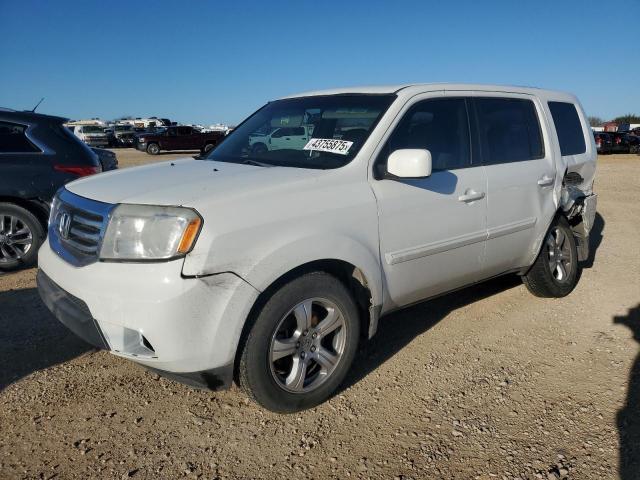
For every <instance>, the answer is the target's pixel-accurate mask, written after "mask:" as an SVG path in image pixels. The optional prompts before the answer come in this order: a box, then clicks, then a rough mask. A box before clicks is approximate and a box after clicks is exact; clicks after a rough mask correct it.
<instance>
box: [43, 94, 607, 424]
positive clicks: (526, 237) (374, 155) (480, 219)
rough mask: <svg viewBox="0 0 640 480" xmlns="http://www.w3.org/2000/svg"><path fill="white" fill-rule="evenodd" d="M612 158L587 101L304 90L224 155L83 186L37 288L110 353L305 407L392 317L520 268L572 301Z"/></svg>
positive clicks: (530, 284)
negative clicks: (295, 136)
mask: <svg viewBox="0 0 640 480" xmlns="http://www.w3.org/2000/svg"><path fill="white" fill-rule="evenodd" d="M311 114H313V115H314V116H315V120H314V125H315V126H314V131H313V138H311V139H310V140H309V141H307V143H306V144H302V142H300V143H299V144H297V145H296V147H295V148H290V149H283V150H273V151H271V150H267V151H263V152H260V153H257V154H256V153H253V152H250V151H248V149H247V145H248V143H249V139H250V137H251V136H252V134H253V133H254V132H256V131H265V130H266V129H268V128H273V129H276V128H282V127H284V126H286V127H287V128H290V127H291V128H295V127H296V125H298V126H300V125H302V124H303V122H304V121H305V118H306V117H308V116H310V115H311ZM469 115H473V118H474V121H470V117H469ZM355 126H357V128H355ZM347 129H348V130H347ZM472 145H474V148H471V147H472ZM476 147H477V148H476ZM595 166H596V146H595V142H594V139H593V135H592V134H591V130H590V128H589V124H588V122H587V119H586V116H585V114H584V112H583V110H582V108H581V106H580V104H579V103H578V100H577V99H576V98H575V97H574V96H573V95H570V94H565V93H559V92H554V91H547V90H539V89H531V88H521V87H508V88H506V87H499V86H490V85H485V86H481V85H458V84H426V85H404V86H395V87H371V88H351V89H344V90H331V91H324V92H314V93H309V94H306V95H301V96H297V97H291V98H285V99H281V100H277V101H274V102H270V103H268V104H267V105H266V106H264V107H263V108H261V109H260V110H258V111H257V112H256V113H254V114H253V115H252V116H250V117H249V118H248V119H247V120H245V121H244V122H243V123H242V124H241V125H239V126H238V127H237V128H236V129H235V130H234V131H233V132H232V133H231V134H230V135H229V136H227V137H226V139H225V141H224V142H222V143H221V144H220V145H219V146H218V147H216V148H215V149H214V150H213V151H212V152H211V153H210V154H209V155H208V156H207V157H206V159H205V160H194V159H183V160H173V161H171V162H161V163H157V164H153V165H146V166H144V167H138V168H133V169H127V170H126V171H119V172H114V173H111V174H109V175H106V176H99V177H97V178H94V179H92V178H88V179H83V180H79V181H76V182H73V183H71V184H69V185H67V186H66V187H65V188H64V189H63V190H61V191H60V193H59V194H58V195H57V197H56V200H55V201H54V207H53V212H52V214H51V223H50V225H49V242H48V243H47V244H45V245H43V247H42V248H41V250H40V255H39V263H40V271H39V273H38V288H39V291H40V294H41V296H42V298H43V300H44V302H45V303H46V304H47V305H48V307H49V308H50V309H51V311H52V312H54V314H55V315H57V317H58V318H59V320H60V321H61V322H63V323H64V324H65V325H67V326H68V327H69V328H70V329H71V330H72V331H74V332H75V333H76V334H78V335H79V336H81V337H83V338H84V339H86V340H87V341H89V342H90V343H93V344H94V345H96V346H98V347H101V348H104V349H107V350H110V351H111V352H113V353H115V354H116V355H118V356H120V357H123V358H126V359H129V360H132V361H134V362H137V363H139V364H142V365H145V366H146V367H148V368H151V369H152V370H154V371H156V372H158V373H161V374H163V375H167V376H169V377H171V378H174V379H178V380H181V381H185V382H187V383H190V384H199V385H202V386H206V387H208V388H211V389H218V388H222V387H226V386H229V384H230V383H231V381H232V380H233V379H234V378H235V380H236V381H237V382H238V383H239V384H240V386H241V387H242V388H243V389H244V390H245V391H246V392H247V393H248V395H249V396H250V397H251V398H253V399H255V400H256V401H257V402H258V403H260V404H261V405H263V406H265V407H266V408H268V409H271V410H274V411H279V412H292V411H297V410H301V409H304V408H308V407H312V406H314V405H317V404H318V403H320V402H322V401H324V400H325V399H327V398H328V397H329V396H330V395H331V394H332V393H333V392H334V391H335V390H336V389H337V388H338V386H339V385H340V384H341V382H342V381H343V380H344V378H345V376H346V374H347V372H348V370H349V368H350V366H351V364H352V362H353V360H354V357H355V355H356V351H357V348H358V344H359V342H360V341H361V340H363V339H366V338H371V337H372V336H373V335H374V334H375V333H376V329H377V326H378V320H379V318H380V317H381V316H382V315H386V314H388V313H390V312H392V311H395V310H397V309H399V308H402V307H405V306H407V305H411V304H414V303H416V302H419V301H422V300H425V299H428V298H431V297H434V296H436V295H441V294H443V293H445V292H448V291H452V290H455V289H459V288H461V287H464V286H465V285H469V284H472V283H476V282H479V281H482V280H484V279H488V278H493V277H495V276H496V275H501V274H506V273H511V272H515V273H517V274H519V275H521V276H522V279H523V281H524V283H525V285H526V286H527V288H528V289H529V290H530V291H531V292H532V293H533V294H534V295H537V296H541V297H563V296H565V295H568V294H569V293H570V292H571V291H572V290H573V288H574V287H575V285H576V283H577V282H578V278H579V262H580V261H583V260H585V259H586V258H587V257H588V253H589V241H588V240H589V238H588V237H589V231H590V229H591V226H592V225H593V222H594V218H595V208H596V199H597V197H596V195H594V194H593V181H594V177H595ZM89 219H90V220H91V222H92V223H91V228H90V229H86V228H84V226H86V225H87V224H88V223H87V221H88V220H89ZM67 226H69V227H67ZM76 227H83V228H82V230H78V229H77V228H76ZM80 242H82V243H80Z"/></svg>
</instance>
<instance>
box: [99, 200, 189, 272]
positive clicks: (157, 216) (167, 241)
mask: <svg viewBox="0 0 640 480" xmlns="http://www.w3.org/2000/svg"><path fill="white" fill-rule="evenodd" d="M201 227H202V218H201V217H200V215H198V213H197V212H196V211H195V210H191V209H189V208H182V207H157V206H152V205H127V204H122V205H118V206H117V207H116V208H115V210H114V211H113V212H112V213H111V218H110V220H109V225H108V226H107V230H106V232H105V236H104V239H103V241H102V248H101V250H100V258H101V259H103V260H133V261H136V260H168V259H171V258H175V257H179V256H182V255H185V254H187V253H189V252H190V251H191V249H192V248H193V245H194V244H195V242H196V238H197V237H198V234H199V233H200V228H201Z"/></svg>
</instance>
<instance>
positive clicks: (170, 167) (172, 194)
mask: <svg viewBox="0 0 640 480" xmlns="http://www.w3.org/2000/svg"><path fill="white" fill-rule="evenodd" d="M323 172H324V171H323V170H309V169H303V168H290V167H257V166H253V165H240V164H234V163H227V162H214V161H210V160H195V159H193V158H184V159H180V160H173V161H168V162H162V163H154V164H150V165H144V166H141V167H134V168H127V169H124V170H117V171H113V172H108V173H101V174H99V175H93V176H90V177H84V178H82V179H80V180H76V181H74V182H71V183H69V184H67V185H66V187H65V188H66V189H67V190H69V191H70V192H73V193H75V194H77V195H80V196H82V197H85V198H90V199H93V200H98V201H100V202H106V203H137V204H147V205H185V206H191V207H196V208H197V206H198V204H199V203H200V201H199V199H205V200H209V199H211V198H212V197H214V196H225V197H227V199H228V197H231V196H234V197H235V196H246V195H248V194H254V193H256V192H264V191H265V190H268V189H273V188H279V187H281V186H282V185H284V184H288V185H291V184H292V183H296V182H303V181H309V182H313V181H314V180H315V179H316V178H317V177H318V176H319V175H322V173H323Z"/></svg>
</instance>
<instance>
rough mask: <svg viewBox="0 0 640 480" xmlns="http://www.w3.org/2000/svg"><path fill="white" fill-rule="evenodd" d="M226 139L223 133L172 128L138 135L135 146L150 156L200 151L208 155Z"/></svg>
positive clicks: (189, 128) (188, 128)
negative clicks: (169, 151)
mask: <svg viewBox="0 0 640 480" xmlns="http://www.w3.org/2000/svg"><path fill="white" fill-rule="evenodd" d="M224 137H225V136H224V134H223V133H221V132H207V133H203V132H201V131H200V130H197V129H195V128H193V127H186V126H172V127H165V128H159V129H157V130H156V131H155V132H148V133H142V134H139V135H137V136H136V140H135V141H136V143H135V146H136V148H137V149H138V150H141V151H143V152H147V153H148V154H150V155H157V154H158V153H160V152H161V151H162V150H200V152H202V153H207V152H209V151H210V150H211V149H212V148H213V147H215V146H216V145H217V144H218V143H219V142H220V141H221V140H222V139H223V138H224Z"/></svg>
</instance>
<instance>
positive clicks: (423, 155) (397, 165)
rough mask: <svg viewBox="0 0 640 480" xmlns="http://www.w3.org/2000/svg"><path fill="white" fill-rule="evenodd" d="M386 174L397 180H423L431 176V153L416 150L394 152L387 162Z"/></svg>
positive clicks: (407, 149) (406, 149) (408, 149)
mask: <svg viewBox="0 0 640 480" xmlns="http://www.w3.org/2000/svg"><path fill="white" fill-rule="evenodd" d="M387 172H389V173H390V174H391V175H393V176H395V177H399V178H424V177H428V176H429V175H431V152H430V151H429V150H422V149H417V148H405V149H401V150H396V151H395V152H393V153H392V154H391V155H389V159H388V160H387Z"/></svg>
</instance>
